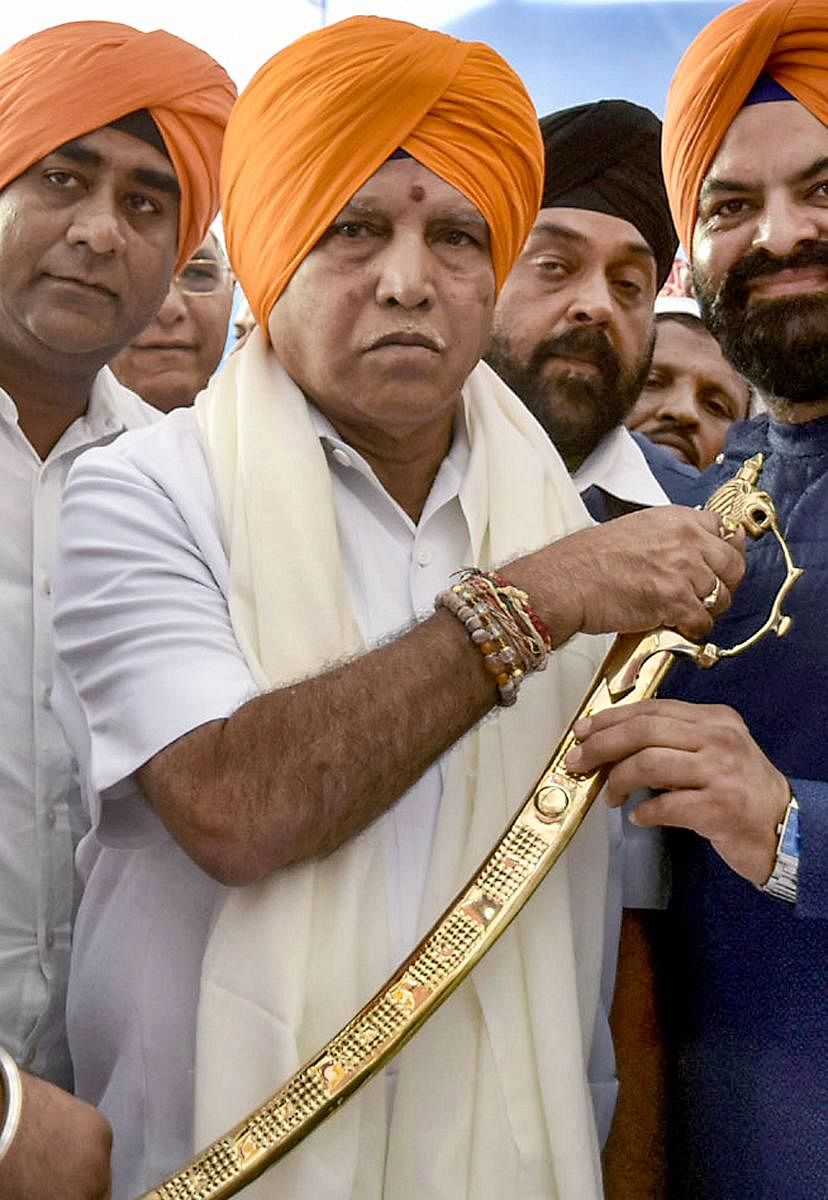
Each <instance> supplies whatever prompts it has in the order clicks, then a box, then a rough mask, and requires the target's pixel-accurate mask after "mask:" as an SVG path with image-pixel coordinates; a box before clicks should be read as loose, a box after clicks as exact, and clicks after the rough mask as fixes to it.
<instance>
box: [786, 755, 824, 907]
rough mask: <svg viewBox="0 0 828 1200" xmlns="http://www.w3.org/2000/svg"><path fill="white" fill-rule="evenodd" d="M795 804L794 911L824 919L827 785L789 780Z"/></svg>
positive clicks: (813, 781)
mask: <svg viewBox="0 0 828 1200" xmlns="http://www.w3.org/2000/svg"><path fill="white" fill-rule="evenodd" d="M790 782H791V790H792V791H793V794H794V795H795V796H796V800H797V804H798V805H799V843H800V857H799V880H798V894H797V903H796V911H797V915H798V916H801V917H809V918H817V919H821V920H826V919H828V783H826V782H824V781H823V780H814V779H792V780H791V781H790Z"/></svg>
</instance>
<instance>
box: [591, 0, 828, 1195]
mask: <svg viewBox="0 0 828 1200" xmlns="http://www.w3.org/2000/svg"><path fill="white" fill-rule="evenodd" d="M826 97H828V12H826V9H825V6H824V5H823V4H817V3H812V2H808V0H792V2H791V0H749V2H748V3H746V4H742V5H739V6H737V7H735V8H732V9H730V10H728V11H727V12H726V13H724V14H723V15H722V16H720V17H718V18H716V19H715V20H714V21H713V22H712V23H711V24H710V25H709V26H708V27H707V29H705V30H704V31H703V32H702V33H701V34H700V35H699V37H698V38H697V40H696V41H695V42H694V43H693V45H692V46H691V47H690V49H689V50H688V52H687V54H686V55H685V57H684V59H683V60H682V62H681V64H680V66H679V68H678V70H677V73H676V76H675V79H674V81H673V85H672V88H671V91H670V96H669V101H668V105H667V110H666V115H665V125H664V164H665V178H666V181H667V189H668V192H669V194H670V199H671V204H672V206H673V213H674V216H675V219H676V225H677V228H678V230H679V234H680V236H681V238H682V241H683V243H684V244H685V245H686V246H687V247H688V249H689V255H690V260H691V263H692V267H693V274H694V281H695V287H696V292H697V295H698V298H699V301H700V304H701V309H702V313H703V315H704V318H705V320H706V321H707V323H708V325H709V327H710V328H711V329H712V330H713V331H714V332H715V333H716V336H717V337H718V338H719V339H720V341H721V343H722V345H723V346H724V348H725V350H726V352H727V354H728V355H729V357H730V358H731V360H732V362H733V364H734V366H736V367H737V368H738V370H739V371H740V372H741V373H742V374H743V375H745V376H746V377H747V378H748V379H749V380H750V381H751V382H752V383H754V384H755V385H756V386H757V387H758V388H759V389H760V390H761V392H762V394H763V396H766V397H767V404H768V410H769V411H768V413H767V414H763V415H762V416H760V417H759V418H757V419H756V420H754V421H752V422H748V423H746V424H742V425H739V426H736V427H734V430H733V431H732V432H731V434H730V436H729V438H728V442H727V444H726V450H725V456H724V461H723V462H722V464H721V465H720V466H716V467H713V468H711V469H710V471H708V472H707V473H706V474H705V475H704V476H703V477H702V478H703V479H704V480H705V482H706V485H707V489H708V490H710V489H712V488H713V487H715V486H716V484H718V483H719V482H721V480H722V479H723V478H725V477H726V476H728V475H731V474H732V473H733V470H734V467H735V466H736V465H737V464H738V463H739V462H741V461H743V460H745V459H746V458H748V457H750V456H752V455H754V454H756V453H762V454H763V455H764V459H765V463H764V469H763V474H762V485H763V486H764V487H765V488H766V489H767V490H768V491H769V492H770V494H771V495H772V497H773V499H774V501H775V504H776V507H777V511H778V513H779V519H780V527H781V529H782V532H783V533H784V536H785V538H786V540H787V542H788V544H789V546H790V548H791V551H792V554H793V557H794V559H795V561H796V562H797V563H799V564H800V565H801V566H803V567H804V568H805V574H804V576H803V578H802V579H801V580H800V581H799V582H798V583H797V584H796V587H795V588H794V589H793V591H792V592H791V594H790V597H789V598H788V599H787V600H786V604H785V607H786V610H787V611H788V612H789V613H790V616H791V617H792V626H791V629H790V632H789V634H788V635H787V637H785V638H784V639H782V640H777V639H774V638H770V639H766V640H764V641H763V642H762V643H761V644H760V645H758V646H756V647H755V648H753V649H751V651H750V653H749V655H748V654H745V656H744V657H741V658H736V659H732V660H730V661H729V662H727V663H723V664H722V665H721V668H717V670H716V671H715V672H710V673H709V674H694V673H692V672H686V671H685V672H682V673H677V674H676V676H675V679H674V681H672V690H673V693H674V695H676V696H680V697H681V699H664V700H659V701H655V702H653V703H651V704H648V705H645V706H642V707H640V708H636V707H635V706H631V708H630V709H629V710H628V711H625V712H624V713H623V714H622V713H620V712H618V713H614V714H612V715H610V716H608V717H607V718H603V717H599V718H595V719H594V720H593V721H592V722H591V723H590V725H589V726H588V727H586V728H583V729H581V730H580V733H581V734H582V735H583V736H584V738H585V740H584V743H583V745H582V747H581V748H580V752H579V753H578V754H577V755H575V756H574V760H573V764H572V765H573V766H574V765H575V763H576V762H577V763H578V764H580V766H582V767H583V768H585V769H589V768H591V766H593V765H594V764H595V763H596V762H598V761H602V760H603V761H609V760H611V761H613V762H614V763H616V764H617V765H616V766H614V767H613V769H612V771H611V773H610V789H611V791H612V793H613V795H614V797H615V799H617V800H620V799H621V798H622V796H624V795H626V793H627V792H628V791H629V790H631V789H632V788H635V787H637V786H642V785H647V786H650V787H652V788H655V789H656V790H657V791H658V792H659V793H660V795H658V796H656V797H655V798H652V799H649V800H647V801H645V802H644V803H643V804H641V805H640V806H639V808H638V810H637V819H638V822H639V823H640V824H641V825H643V826H650V825H655V824H664V825H668V826H679V827H682V828H683V829H685V830H690V831H692V832H683V833H680V834H676V835H675V836H674V838H673V839H672V873H673V892H672V900H671V905H670V909H669V913H668V920H669V929H668V933H667V937H666V939H665V942H666V945H667V946H668V947H669V952H670V953H669V960H668V961H667V963H666V965H667V971H666V979H667V993H666V1003H665V1006H664V1009H665V1020H666V1021H667V1030H668V1042H669V1044H670V1047H671V1049H672V1052H673V1056H674V1062H673V1072H672V1079H671V1085H672V1093H671V1099H672V1105H671V1108H670V1110H669V1112H668V1128H669V1130H670V1134H671V1143H672V1144H671V1161H670V1166H671V1195H674V1196H677V1197H683V1198H684V1197H686V1198H688V1200H689V1198H690V1197H693V1198H694V1200H695V1198H698V1197H700V1196H704V1197H705V1198H706V1200H707V1198H710V1200H749V1198H750V1200H753V1198H755V1197H758V1196H763V1197H764V1196H785V1197H786V1198H788V1200H812V1198H813V1197H814V1196H818V1195H822V1194H824V1192H825V1161H826V1155H828V1122H826V1113H828V1034H827V1033H826V1030H828V991H827V990H826V986H825V980H826V977H828V939H827V938H826V919H828V870H827V869H826V865H828V750H827V749H826V739H825V736H824V730H823V726H824V718H823V710H824V697H825V694H826V689H828V656H827V655H826V651H825V636H824V625H825V583H824V581H825V570H826V562H825V534H824V529H825V520H826V512H827V511H828V351H827V350H826V330H828V296H826V291H828V287H827V286H826V280H827V279H828V275H827V274H826V262H828V205H826V195H828V168H827V167H826V164H828V127H826V125H827V124H828V99H826ZM747 558H748V569H747V581H746V584H745V588H744V591H743V592H742V593H741V595H740V596H739V597H738V599H737V601H736V604H735V606H734V608H733V610H732V612H730V613H728V615H727V617H726V618H725V620H724V621H723V622H722V626H721V628H720V629H717V640H721V641H722V643H724V644H731V643H735V642H737V641H739V640H741V639H742V638H744V637H746V636H747V635H748V634H749V633H750V632H751V631H753V630H754V629H756V627H757V626H758V625H759V624H761V622H762V619H763V616H764V615H765V614H766V613H767V612H768V611H769V609H770V606H771V603H772V601H773V598H774V596H775V594H776V591H777V589H778V587H779V584H780V581H781V578H782V574H783V569H782V565H781V562H780V557H779V553H778V550H777V548H776V547H775V546H774V543H773V542H772V541H771V539H767V540H765V541H762V542H758V543H756V544H755V545H753V546H751V547H750V548H749V553H748V556H747ZM691 702H693V703H691ZM655 747H657V749H655Z"/></svg>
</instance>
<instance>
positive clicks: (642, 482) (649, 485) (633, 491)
mask: <svg viewBox="0 0 828 1200" xmlns="http://www.w3.org/2000/svg"><path fill="white" fill-rule="evenodd" d="M572 482H573V483H574V484H575V486H576V488H577V489H578V491H579V492H580V493H581V494H582V495H583V493H584V492H585V491H586V490H587V488H590V487H592V486H593V485H597V486H598V487H600V488H603V489H604V491H605V492H609V493H610V495H611V496H615V497H616V499H618V500H626V501H627V502H628V503H629V504H640V505H642V506H643V507H645V508H650V507H652V506H654V505H657V504H669V503H670V500H669V497H668V496H667V493H666V492H665V491H664V488H663V487H662V486H661V484H660V483H659V482H658V480H657V479H656V477H655V475H653V473H652V471H651V470H650V466H649V464H648V462H647V460H646V458H645V457H644V455H643V453H642V452H641V447H640V446H638V445H637V444H636V441H635V438H634V437H633V436H632V435H631V433H630V431H629V430H628V429H627V428H626V427H625V426H624V425H618V426H616V428H615V429H613V430H611V432H610V433H608V434H607V435H606V437H604V438H602V439H601V441H600V442H599V443H598V445H597V446H596V447H595V449H594V450H593V451H592V453H591V454H589V455H588V456H587V457H586V458H585V459H584V461H583V462H582V463H581V465H580V467H579V468H578V470H577V471H576V472H575V473H574V475H573V476H572Z"/></svg>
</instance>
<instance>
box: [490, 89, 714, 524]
mask: <svg viewBox="0 0 828 1200" xmlns="http://www.w3.org/2000/svg"><path fill="white" fill-rule="evenodd" d="M540 130H541V136H542V138H543V146H544V158H545V171H544V185H543V195H542V198H541V208H540V212H539V214H538V216H537V218H536V220H535V223H534V226H533V228H532V232H531V233H530V235H529V238H528V240H527V242H526V245H525V246H524V247H523V250H522V251H521V254H520V256H519V258H518V260H517V263H516V264H515V266H514V269H513V270H512V273H511V275H510V276H509V278H508V280H507V281H506V284H505V286H504V288H503V291H502V292H501V294H500V297H499V299H498V303H497V308H496V310H495V320H494V327H493V334H492V342H491V346H490V347H489V350H488V352H487V355H486V358H487V361H488V362H489V364H490V365H491V366H492V367H494V369H495V370H496V371H497V373H498V374H499V375H500V376H501V378H502V379H504V380H505V381H506V383H507V384H508V385H509V387H510V388H511V389H512V390H513V391H514V392H516V393H517V395H518V396H520V398H521V400H522V401H523V403H524V404H525V405H526V407H527V408H528V409H529V411H530V412H531V413H532V415H533V416H534V417H536V418H537V420H538V421H539V422H540V423H541V425H542V426H543V428H544V429H545V430H546V432H547V433H548V434H549V437H550V438H551V439H552V441H553V442H554V444H555V447H556V448H557V450H558V451H559V453H560V454H561V455H562V457H563V459H564V461H565V463H566V465H567V467H568V468H569V470H570V472H571V473H572V479H573V482H574V484H575V486H576V487H577V488H578V490H579V492H580V493H581V495H582V496H583V498H584V502H585V503H586V505H587V507H588V508H589V510H590V512H591V513H592V515H593V516H594V517H595V518H596V519H598V520H608V519H610V518H612V517H617V516H620V515H621V514H622V513H626V512H632V511H634V510H635V509H636V508H641V507H644V506H646V505H651V504H666V503H667V502H668V499H667V497H668V495H669V496H670V497H671V498H672V499H674V500H678V501H680V502H684V501H686V500H688V499H689V498H690V496H691V490H692V488H693V487H694V484H695V472H693V471H691V470H689V469H685V467H684V466H683V465H679V464H677V463H676V461H675V459H673V458H672V457H671V456H670V455H669V454H668V453H666V452H665V451H663V450H661V449H660V448H657V447H654V446H653V445H652V443H650V442H648V441H647V440H646V439H644V438H641V437H639V436H638V435H635V436H633V435H631V434H630V433H629V432H628V430H627V429H626V428H625V426H624V419H625V418H626V417H627V415H628V414H629V413H630V411H631V410H632V408H633V405H634V404H635V402H636V400H637V399H638V397H639V395H640V393H641V389H642V388H643V387H644V384H645V382H646V380H647V377H648V374H649V370H650V362H651V360H652V354H653V340H654V336H655V335H654V329H653V303H654V301H655V297H656V293H657V291H658V289H659V288H660V287H661V285H662V284H663V283H664V280H665V279H666V278H667V276H668V275H669V273H670V270H671V269H672V266H673V256H674V254H675V251H676V247H677V244H678V243H677V240H676V235H675V230H674V228H673V222H672V218H671V217H670V210H669V207H668V204H667V195H666V193H665V191H664V180H663V178H662V174H661V162H660V143H661V122H660V121H659V120H658V118H657V117H656V116H655V115H654V114H653V113H651V112H650V111H649V109H646V108H641V107H640V106H639V105H637V104H630V103H629V102H628V101H626V100H600V101H597V102H595V103H593V104H582V105H579V106H578V107H576V108H569V109H565V110H564V111H563V112H558V113H551V114H550V115H549V116H546V117H543V118H542V119H541V122H540ZM694 502H695V501H694Z"/></svg>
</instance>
